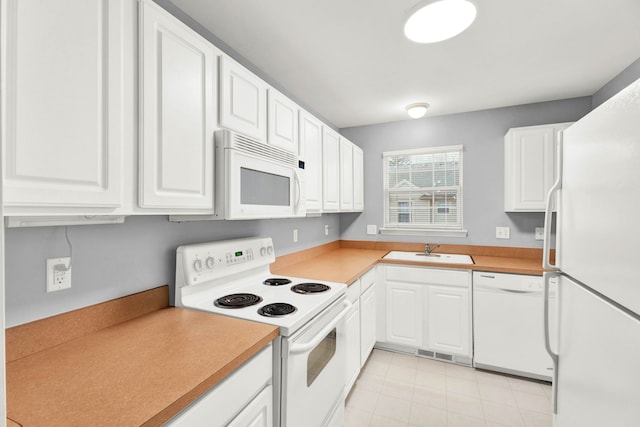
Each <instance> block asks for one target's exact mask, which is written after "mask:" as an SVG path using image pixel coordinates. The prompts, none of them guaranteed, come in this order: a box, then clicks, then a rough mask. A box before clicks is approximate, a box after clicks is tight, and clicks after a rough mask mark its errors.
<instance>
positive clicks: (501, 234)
mask: <svg viewBox="0 0 640 427" xmlns="http://www.w3.org/2000/svg"><path fill="white" fill-rule="evenodd" d="M508 238H509V227H496V239H508Z"/></svg>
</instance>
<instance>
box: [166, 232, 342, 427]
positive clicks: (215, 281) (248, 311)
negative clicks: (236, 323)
mask: <svg viewBox="0 0 640 427" xmlns="http://www.w3.org/2000/svg"><path fill="white" fill-rule="evenodd" d="M274 261H275V251H274V248H273V242H272V240H271V238H270V237H264V238H249V239H237V240H227V241H218V242H210V243H199V244H193V245H185V246H181V247H179V248H178V250H177V254H176V292H175V305H176V306H178V307H184V308H190V309H196V310H201V311H206V312H210V313H216V314H220V315H224V316H231V317H237V318H240V319H245V320H250V321H254V322H261V323H268V324H271V325H275V326H278V327H279V328H280V335H279V336H278V337H277V338H276V339H275V340H274V346H273V348H274V382H273V386H274V396H275V398H274V400H275V401H274V425H275V426H279V427H294V426H296V427H297V426H301V425H304V426H310V427H313V426H317V427H329V426H331V427H333V426H341V425H342V422H343V418H344V395H343V389H344V381H345V369H346V368H345V367H346V331H345V321H344V317H345V315H346V313H347V311H348V310H349V308H350V307H351V304H350V303H349V302H348V301H347V300H346V297H345V293H346V288H347V286H346V285H345V284H343V283H334V282H326V281H317V280H310V279H304V278H298V277H283V276H275V275H273V274H271V272H270V269H269V265H270V264H271V263H273V262H274Z"/></svg>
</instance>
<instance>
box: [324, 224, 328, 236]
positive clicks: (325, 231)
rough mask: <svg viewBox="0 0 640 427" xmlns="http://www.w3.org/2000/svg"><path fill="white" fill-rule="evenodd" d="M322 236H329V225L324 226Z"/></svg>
mask: <svg viewBox="0 0 640 427" xmlns="http://www.w3.org/2000/svg"><path fill="white" fill-rule="evenodd" d="M324 235H325V236H328V235H329V225H328V224H325V225H324Z"/></svg>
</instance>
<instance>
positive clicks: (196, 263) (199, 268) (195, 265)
mask: <svg viewBox="0 0 640 427" xmlns="http://www.w3.org/2000/svg"><path fill="white" fill-rule="evenodd" d="M193 269H194V270H195V271H197V272H200V271H202V260H200V259H196V260H195V261H193Z"/></svg>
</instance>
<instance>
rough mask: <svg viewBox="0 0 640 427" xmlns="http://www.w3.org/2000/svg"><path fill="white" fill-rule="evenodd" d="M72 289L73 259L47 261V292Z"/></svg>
mask: <svg viewBox="0 0 640 427" xmlns="http://www.w3.org/2000/svg"><path fill="white" fill-rule="evenodd" d="M70 287H71V258H69V257H64V258H49V259H47V292H55V291H61V290H63V289H69V288H70Z"/></svg>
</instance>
